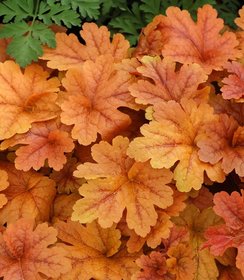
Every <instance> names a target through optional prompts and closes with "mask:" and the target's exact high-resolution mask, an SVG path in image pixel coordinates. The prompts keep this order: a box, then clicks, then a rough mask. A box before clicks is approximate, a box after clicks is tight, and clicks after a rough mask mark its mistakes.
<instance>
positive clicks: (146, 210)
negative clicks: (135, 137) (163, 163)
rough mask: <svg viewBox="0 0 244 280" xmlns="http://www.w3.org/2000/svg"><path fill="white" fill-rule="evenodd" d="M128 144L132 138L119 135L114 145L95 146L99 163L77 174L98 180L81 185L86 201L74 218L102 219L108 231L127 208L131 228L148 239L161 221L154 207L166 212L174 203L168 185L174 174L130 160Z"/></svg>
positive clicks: (76, 209)
mask: <svg viewBox="0 0 244 280" xmlns="http://www.w3.org/2000/svg"><path fill="white" fill-rule="evenodd" d="M128 145H129V140H128V138H123V137H121V136H118V137H116V138H114V139H113V144H112V145H110V144H109V143H107V142H103V141H102V142H100V143H99V144H97V145H94V146H93V148H92V154H93V158H94V159H95V160H96V162H97V163H85V164H83V165H80V166H78V170H77V171H76V172H75V173H74V175H75V176H76V177H85V178H87V179H91V178H97V179H93V180H92V179H91V180H88V183H87V184H84V185H82V186H81V188H80V190H79V192H80V194H81V195H82V196H83V197H84V198H82V199H80V200H79V201H77V202H76V204H75V206H74V213H73V215H72V219H73V220H79V221H80V222H81V223H87V222H88V223H89V222H92V221H93V220H95V219H97V218H98V222H99V224H100V225H101V226H102V227H105V228H107V227H110V226H112V224H113V222H115V223H118V222H119V221H120V219H121V217H122V213H123V211H124V209H125V208H126V210H127V214H126V221H127V224H128V227H129V228H130V229H134V230H135V232H136V233H137V234H138V235H140V236H142V237H145V236H146V235H147V234H148V233H149V232H150V227H151V226H154V225H155V224H156V222H157V212H156V210H155V208H154V205H155V206H158V207H159V208H162V209H164V208H166V207H168V206H170V205H172V203H173V191H172V189H171V188H170V187H169V186H167V184H168V183H170V181H171V179H172V174H171V172H170V171H169V170H166V169H153V168H152V167H151V166H150V164H149V163H148V162H146V163H138V162H135V161H134V160H132V159H130V158H129V157H128V156H126V150H127V148H128ZM104 177H105V178H104Z"/></svg>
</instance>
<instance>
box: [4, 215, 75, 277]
mask: <svg viewBox="0 0 244 280" xmlns="http://www.w3.org/2000/svg"><path fill="white" fill-rule="evenodd" d="M33 228H34V221H33V220H28V219H19V220H18V221H17V222H16V223H15V224H10V225H8V228H7V229H6V231H5V232H4V233H0V275H1V276H2V277H4V279H5V280H12V279H23V278H24V279H26V280H32V279H45V278H44V277H45V276H47V277H53V278H56V277H59V276H60V275H61V274H63V273H66V272H67V271H69V270H70V269H71V265H70V260H69V259H68V258H66V252H65V250H64V249H62V248H60V247H57V246H52V247H50V245H53V244H54V243H55V242H56V240H57V238H56V236H57V231H56V230H55V229H54V228H53V227H48V225H47V224H46V223H43V224H39V225H38V226H37V227H36V228H35V230H33ZM40 273H41V274H40ZM41 275H44V277H43V276H41Z"/></svg>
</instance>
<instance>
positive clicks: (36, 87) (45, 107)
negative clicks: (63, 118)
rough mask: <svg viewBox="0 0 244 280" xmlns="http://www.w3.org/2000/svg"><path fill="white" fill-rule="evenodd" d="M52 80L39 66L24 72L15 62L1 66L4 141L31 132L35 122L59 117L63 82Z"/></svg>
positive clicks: (0, 136)
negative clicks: (58, 100) (58, 103)
mask: <svg viewBox="0 0 244 280" xmlns="http://www.w3.org/2000/svg"><path fill="white" fill-rule="evenodd" d="M48 77H49V74H48V73H47V72H45V71H44V70H43V69H42V67H40V66H39V65H30V66H28V67H26V69H25V71H24V73H22V71H21V70H20V67H19V66H18V65H17V64H16V63H14V62H13V61H6V62H4V63H0V118H1V119H2V120H4V121H2V122H1V124H0V139H1V140H3V139H6V138H10V137H12V136H13V135H15V134H16V133H25V132H27V131H28V130H29V129H30V128H31V124H32V123H34V122H37V121H44V120H50V119H53V118H55V117H56V116H57V111H58V106H57V105H56V104H55V101H56V99H57V93H56V92H57V91H58V90H59V88H58V87H59V81H58V79H57V78H50V79H48Z"/></svg>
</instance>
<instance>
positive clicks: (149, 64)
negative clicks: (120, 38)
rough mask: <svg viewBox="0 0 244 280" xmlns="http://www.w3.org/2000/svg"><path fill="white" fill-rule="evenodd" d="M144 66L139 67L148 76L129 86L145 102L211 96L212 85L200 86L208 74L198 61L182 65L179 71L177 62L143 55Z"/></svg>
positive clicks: (195, 98) (199, 100)
mask: <svg viewBox="0 0 244 280" xmlns="http://www.w3.org/2000/svg"><path fill="white" fill-rule="evenodd" d="M141 61H142V62H143V66H140V67H138V68H137V71H138V72H139V73H141V74H142V75H143V77H146V78H150V79H151V80H152V82H150V81H148V80H139V81H138V82H137V83H135V84H133V85H132V86H131V87H130V92H131V94H132V95H133V96H134V97H136V102H137V103H139V104H143V105H148V104H152V105H154V104H157V103H158V102H160V101H163V100H165V101H168V100H175V101H180V100H181V99H182V98H184V97H185V98H188V99H194V100H196V101H197V102H198V103H200V102H204V101H205V100H206V99H207V98H208V93H209V88H208V87H206V88H204V89H201V90H198V89H197V88H198V86H199V84H201V83H203V82H206V80H207V75H206V74H205V73H204V71H203V69H202V68H201V67H200V66H199V65H198V64H190V65H186V64H185V65H183V66H182V67H181V68H180V70H177V71H176V69H175V68H176V63H174V62H172V61H171V60H169V59H163V60H161V59H160V58H159V57H149V56H147V57H143V59H142V60H141Z"/></svg>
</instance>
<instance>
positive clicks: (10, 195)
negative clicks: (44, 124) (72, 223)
mask: <svg viewBox="0 0 244 280" xmlns="http://www.w3.org/2000/svg"><path fill="white" fill-rule="evenodd" d="M0 168H1V170H4V171H5V172H7V174H8V182H9V186H8V188H6V189H4V190H1V195H5V196H6V198H7V200H8V202H7V204H5V205H4V206H3V207H2V208H1V209H0V224H2V225H3V224H5V223H6V222H7V223H12V222H16V221H17V220H18V219H19V218H21V217H23V218H28V219H35V220H36V222H43V221H48V220H49V217H50V209H51V203H52V201H53V199H54V197H55V194H56V189H55V182H54V181H52V180H51V179H49V178H47V177H45V176H43V175H42V174H39V173H37V172H34V171H29V172H23V171H19V170H16V169H15V168H14V165H13V164H10V163H7V162H6V161H5V162H1V163H0Z"/></svg>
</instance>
